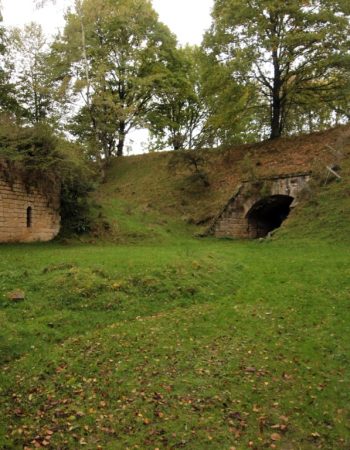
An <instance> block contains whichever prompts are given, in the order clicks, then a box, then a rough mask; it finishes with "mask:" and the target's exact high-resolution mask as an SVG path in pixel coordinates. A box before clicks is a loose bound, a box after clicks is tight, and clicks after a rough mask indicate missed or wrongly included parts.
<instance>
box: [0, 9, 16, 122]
mask: <svg viewBox="0 0 350 450" xmlns="http://www.w3.org/2000/svg"><path fill="white" fill-rule="evenodd" d="M2 20H3V19H2V14H1V3H0V112H1V113H11V114H12V113H14V112H16V110H17V103H16V100H15V96H14V86H13V84H12V82H11V72H12V64H10V62H9V59H8V58H7V56H8V36H7V32H6V30H5V28H4V26H3V25H2Z"/></svg>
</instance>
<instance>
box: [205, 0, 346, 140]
mask: <svg viewBox="0 0 350 450" xmlns="http://www.w3.org/2000/svg"><path fill="white" fill-rule="evenodd" d="M349 14H350V6H349V2H347V1H345V0H306V1H303V2H301V1H300V0H288V1H280V0H247V1H246V2H241V1H240V0H216V1H215V4H214V9H213V25H212V27H211V30H210V31H209V32H208V33H207V36H206V39H205V44H204V45H205V49H206V52H207V54H208V55H212V56H213V57H215V59H216V61H217V62H218V63H219V64H220V65H222V66H226V67H229V68H230V71H231V77H233V78H234V79H235V80H236V81H237V82H239V83H240V84H243V85H244V84H246V83H247V82H250V83H253V84H256V85H257V86H259V91H260V95H258V96H257V98H256V102H255V108H256V111H259V110H260V111H262V110H263V111H264V116H265V117H266V119H267V120H268V122H269V127H270V138H271V139H273V138H276V137H279V136H280V135H281V134H282V133H283V132H284V130H285V127H286V124H287V123H288V116H289V115H290V113H291V111H292V110H293V108H295V107H298V105H299V104H300V103H303V102H304V101H305V98H306V97H307V98H308V101H310V99H313V100H312V101H313V102H314V103H316V100H315V99H317V102H318V103H319V104H320V103H322V102H324V101H330V99H331V97H332V96H334V95H335V93H337V95H339V93H340V92H341V87H342V85H341V83H340V84H339V80H340V79H341V76H339V74H341V73H343V72H344V71H345V66H346V61H347V60H348V58H349V40H348V35H349V31H350V25H349Z"/></svg>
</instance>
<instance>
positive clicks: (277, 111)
mask: <svg viewBox="0 0 350 450" xmlns="http://www.w3.org/2000/svg"><path fill="white" fill-rule="evenodd" d="M281 113H282V108H281V100H280V97H279V93H278V94H276V95H275V94H273V99H272V117H271V135H270V139H276V138H279V137H280V136H281V133H282V129H281V117H282V114H281Z"/></svg>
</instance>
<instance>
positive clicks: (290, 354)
mask: <svg viewBox="0 0 350 450" xmlns="http://www.w3.org/2000/svg"><path fill="white" fill-rule="evenodd" d="M0 268H1V274H2V277H1V284H0V289H1V293H2V294H5V293H6V292H8V291H10V290H11V289H13V288H21V289H24V290H25V292H26V299H25V301H24V302H22V303H17V304H13V303H11V302H10V301H8V300H6V298H4V297H2V299H1V303H0V308H1V309H0V314H1V315H0V320H1V341H0V354H1V360H2V361H1V369H2V370H1V383H0V384H1V391H0V395H1V396H0V398H1V416H2V421H1V426H0V448H2V449H21V448H23V447H27V448H33V449H34V448H40V446H42V447H46V448H52V449H75V448H80V446H82V447H84V446H85V448H91V449H95V448H96V449H98V448H102V449H124V448H125V449H126V448H141V449H143V448H151V449H155V448H160V449H162V448H164V449H165V448H191V449H192V448H193V449H204V448H208V449H227V450H229V449H231V448H237V449H247V448H256V449H260V448H281V449H289V448H290V449H299V448H300V449H309V448H310V449H311V448H312V449H313V448H324V449H348V448H349V446H350V429H349V419H350V410H349V405H350V390H349V382H350V377H349V355H350V340H349V328H350V325H349V324H350V289H349V276H350V271H349V248H348V247H344V246H342V245H339V244H338V245H337V244H329V243H325V242H322V241H317V240H315V241H306V240H289V241H284V240H279V241H277V242H270V243H269V242H265V243H257V242H233V241H215V240H211V239H206V240H195V239H191V238H188V239H187V240H186V239H184V240H182V241H180V242H178V243H177V244H174V243H171V244H168V245H164V244H162V245H160V246H154V245H152V246H142V245H138V246H114V245H101V246H87V245H76V246H69V247H66V246H62V245H59V244H51V245H36V246H4V247H2V248H1V263H0Z"/></svg>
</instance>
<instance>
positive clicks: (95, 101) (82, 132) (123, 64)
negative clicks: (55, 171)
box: [54, 0, 176, 160]
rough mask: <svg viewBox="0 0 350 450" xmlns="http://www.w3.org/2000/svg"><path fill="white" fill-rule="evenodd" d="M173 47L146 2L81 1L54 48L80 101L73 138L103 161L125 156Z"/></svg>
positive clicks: (145, 0) (143, 0)
mask: <svg viewBox="0 0 350 450" xmlns="http://www.w3.org/2000/svg"><path fill="white" fill-rule="evenodd" d="M175 46H176V40H175V38H174V36H173V35H172V34H171V33H170V31H169V30H168V28H167V27H166V26H165V25H163V24H162V23H160V22H159V20H158V16H157V14H156V13H155V11H154V10H153V8H152V6H151V3H150V2H149V1H148V0H97V1H96V0H84V1H82V2H80V1H77V2H76V7H75V9H74V10H73V11H71V12H69V13H68V15H67V18H66V27H65V30H64V33H63V35H62V36H60V38H59V39H58V40H57V41H56V43H55V44H54V51H56V52H57V53H58V54H59V55H60V57H61V58H62V57H63V59H64V61H65V62H66V64H67V68H68V73H69V76H70V78H71V81H72V84H71V88H72V93H74V94H76V95H77V98H80V107H79V108H78V111H77V113H76V115H75V116H74V118H73V121H72V126H71V131H72V133H73V134H75V135H76V136H79V137H80V138H83V139H84V140H85V141H86V142H89V143H90V145H91V146H92V147H95V148H96V147H97V148H96V150H97V152H98V153H99V154H100V155H101V154H102V157H103V158H104V159H105V160H108V159H109V158H110V157H111V156H112V155H114V154H117V155H119V156H120V155H122V154H123V150H124V145H125V137H126V136H127V134H128V133H129V132H130V130H132V129H135V128H139V127H141V126H143V124H144V122H145V116H146V115H147V113H148V112H149V108H150V105H151V101H152V96H153V94H154V91H155V89H156V86H157V84H158V83H159V81H160V80H161V79H162V77H164V76H165V75H166V74H167V71H166V65H167V64H168V60H169V58H171V57H172V51H174V49H175ZM77 101H78V100H77ZM78 104H79V103H78Z"/></svg>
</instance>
